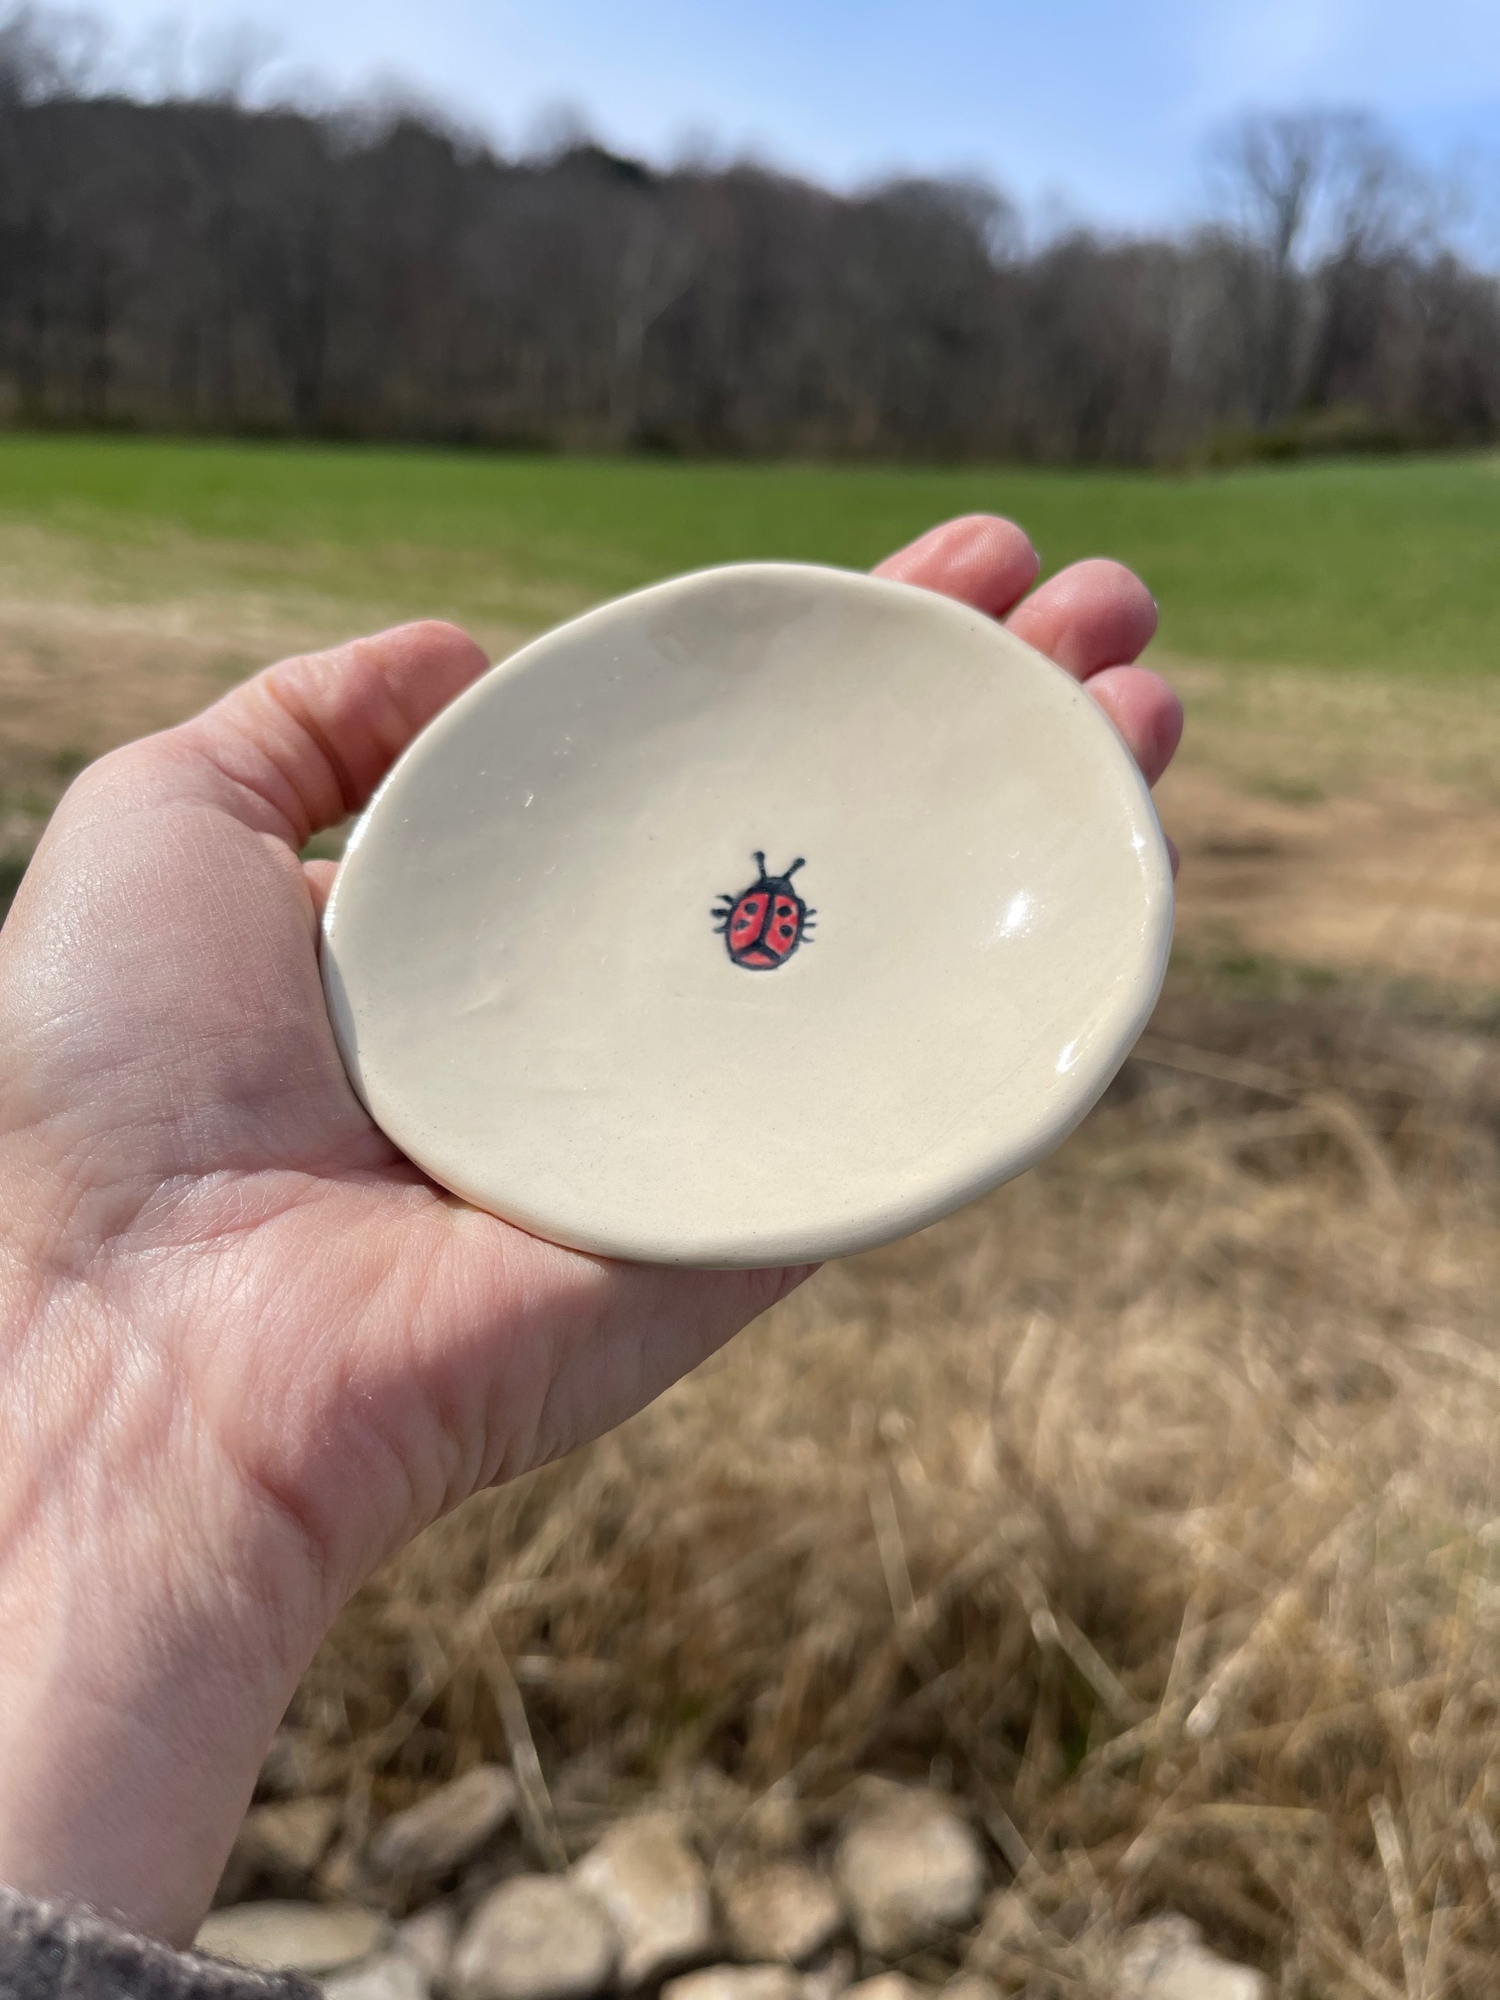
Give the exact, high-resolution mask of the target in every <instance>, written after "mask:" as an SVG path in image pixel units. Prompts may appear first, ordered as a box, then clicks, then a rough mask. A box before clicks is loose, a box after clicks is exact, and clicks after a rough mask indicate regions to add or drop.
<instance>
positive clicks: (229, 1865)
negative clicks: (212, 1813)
mask: <svg viewBox="0 0 1500 2000" xmlns="http://www.w3.org/2000/svg"><path fill="white" fill-rule="evenodd" d="M338 1821H339V1808H338V1806H337V1805H336V1804H335V1802H334V1801H333V1800H332V1799H283V1800H278V1801H277V1802H276V1803H275V1804H274V1805H264V1806H252V1807H251V1808H250V1810H249V1812H247V1813H246V1815H245V1817H244V1819H243V1820H242V1821H241V1823H240V1830H239V1832H238V1833H237V1834H236V1835H235V1840H234V1849H233V1851H232V1853H231V1854H230V1856H229V1859H228V1861H227V1862H226V1863H225V1866H224V1873H223V1876H222V1877H221V1878H220V1882H219V1887H218V1889H217V1890H216V1892H215V1896H214V1900H215V1902H218V1903H243V1902H245V1901H246V1900H247V1899H248V1898H249V1897H250V1895H251V1893H252V1891H258V1893H259V1894H260V1895H262V1896H264V1895H268V1894H269V1895H272V1896H281V1897H294V1898H295V1897H298V1896H301V1895H305V1893H306V1890H307V1885H308V1882H309V1880H310V1878H311V1877H312V1876H313V1875H314V1874H315V1873H316V1872H317V1867H318V1863H319V1862H320V1861H321V1860H322V1859H323V1856H324V1855H325V1854H326V1853H327V1851H328V1845H329V1842H330V1841H331V1840H332V1839H333V1836H334V1832H335V1829H336V1828H337V1826H338Z"/></svg>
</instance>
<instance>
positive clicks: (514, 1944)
mask: <svg viewBox="0 0 1500 2000" xmlns="http://www.w3.org/2000/svg"><path fill="white" fill-rule="evenodd" d="M615 1952H616V1942H615V1935H614V1932H613V1930H612V1929H611V1928H610V1923H609V1919H608V1918H607V1917H606V1916H605V1914H604V1911H603V1910H602V1909H601V1908H600V1906H599V1904H598V1903H596V1902H595V1900H594V1899H593V1897H592V1896H590V1895H588V1894H586V1893H585V1891H583V1890H582V1889H580V1888H579V1887H578V1886H577V1885H576V1883H573V1882H570V1881H568V1880H567V1879H566V1878H565V1877H563V1876H558V1875H515V1876H512V1878H511V1879H510V1881H508V1882H502V1883H501V1885H500V1887H499V1888H498V1889H492V1890H491V1891H490V1893H489V1895H487V1896H486V1897H485V1899H484V1901H483V1902H482V1903H481V1904H480V1905H479V1907H478V1909H477V1910H475V1912H474V1914H473V1916H472V1917H470V1919H469V1921H468V1923H467V1924H466V1925H465V1926H464V1930H463V1934H462V1936H461V1937H460V1938H459V1940H458V1948H457V1949H456V1951H455V1952H454V1954H453V1960H452V1964H451V1965H450V1967H449V1972H448V1984H449V1986H450V1987H451V1989H452V1991H453V1993H454V1995H455V2000H588V1996H590V1995H592V1994H595V1993H600V1992H602V1991H603V1989H604V1988H605V1987H606V1986H607V1985H608V1984H609V1982H610V1977H611V1975H612V1973H613V1972H614V1967H615Z"/></svg>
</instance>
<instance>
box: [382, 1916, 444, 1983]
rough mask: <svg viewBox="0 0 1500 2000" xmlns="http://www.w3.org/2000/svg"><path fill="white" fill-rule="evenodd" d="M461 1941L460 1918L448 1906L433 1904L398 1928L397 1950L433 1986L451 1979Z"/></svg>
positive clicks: (395, 1948) (395, 1947)
mask: <svg viewBox="0 0 1500 2000" xmlns="http://www.w3.org/2000/svg"><path fill="white" fill-rule="evenodd" d="M457 1939H458V1915H457V1912H456V1911H455V1910H454V1909H453V1908H452V1906H451V1905H450V1904H448V1903H433V1904H432V1905H431V1906H430V1907H429V1908H427V1909H425V1910H420V1911H419V1912H418V1913H417V1915H416V1916H414V1917H408V1918H407V1920H406V1922H405V1923H404V1924H400V1925H398V1926H397V1930H396V1938H395V1943H394V1946H393V1949H394V1950H396V1951H399V1952H400V1954H401V1956H402V1957H403V1958H409V1959H410V1960H411V1962H412V1964H413V1965H415V1966H417V1967H418V1968H419V1970H420V1971H421V1973H422V1976H423V1978H424V1979H426V1981H427V1983H428V1985H429V1986H436V1985H438V1984H439V1983H440V1982H441V1981H442V1980H443V1979H444V1978H446V1976H447V1972H448V1962H449V1960H450V1959H451V1958H452V1957H453V1947H454V1945H455V1943H456V1942H457Z"/></svg>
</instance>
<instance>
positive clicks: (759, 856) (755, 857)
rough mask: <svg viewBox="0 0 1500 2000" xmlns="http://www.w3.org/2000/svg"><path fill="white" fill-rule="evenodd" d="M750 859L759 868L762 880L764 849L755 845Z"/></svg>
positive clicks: (764, 858)
mask: <svg viewBox="0 0 1500 2000" xmlns="http://www.w3.org/2000/svg"><path fill="white" fill-rule="evenodd" d="M750 859H751V860H752V861H753V862H754V863H755V865H756V867H757V868H758V869H759V870H760V874H761V880H762V881H764V880H765V876H766V856H765V850H764V849H763V848H759V847H757V848H756V850H755V852H754V853H753V854H752V855H751V857H750Z"/></svg>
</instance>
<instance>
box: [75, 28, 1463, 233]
mask: <svg viewBox="0 0 1500 2000" xmlns="http://www.w3.org/2000/svg"><path fill="white" fill-rule="evenodd" d="M102 11H103V13H104V14H105V15H106V17H108V18H110V19H111V20H113V21H114V22H115V23H116V24H117V25H118V27H119V29H120V31H121V33H122V35H123V36H124V37H125V38H126V39H128V40H134V39H135V38H137V37H140V36H142V35H143V34H146V33H147V32H148V31H149V30H150V29H151V28H152V27H153V24H159V23H161V22H162V21H163V19H164V18H171V19H175V21H177V22H178V23H179V24H180V26H181V29H182V31H183V33H184V36H185V40H186V47H187V50H188V57H189V60H190V61H191V62H193V63H195V64H196V63H199V62H202V61H204V60H206V59H207V57H208V54H209V53H210V52H211V51H212V50H213V48H214V47H215V46H216V45H217V44H218V43H219V42H220V40H221V38H223V37H224V36H226V35H227V34H229V33H230V32H231V31H232V30H233V29H234V28H235V26H236V25H237V24H241V23H251V24H254V27H255V30H256V31H257V33H258V34H261V35H262V36H263V40H264V46H265V47H266V48H267V49H273V50H274V51H275V52H276V56H277V60H276V61H275V62H274V63H273V64H271V65H270V66H269V67H268V68H267V70H266V72H265V78H266V83H267V85H269V84H270V83H271V82H273V81H274V80H275V79H276V78H277V77H278V76H279V77H280V78H281V79H283V80H284V79H286V78H287V77H289V76H290V75H291V74H292V73H293V72H296V71H301V72H303V73H304V74H306V73H311V74H312V75H315V76H316V77H318V78H319V79H321V80H322V81H323V82H324V83H325V84H326V85H328V86H329V87H331V88H333V89H335V90H339V91H345V90H352V89H358V88H360V87H362V86H364V85H367V84H370V83H372V82H373V83H376V84H379V83H381V82H384V81H389V80H392V79H396V78H401V79H404V80H406V81H407V82H409V83H410V84H412V85H414V86H415V87H416V88H417V89H418V90H420V91H424V92H426V93H427V94H428V95H430V96H433V97H436V98H439V99H442V100H444V101H446V102H448V103H451V104H452V105H454V106H455V107H456V108H458V109H459V110H460V111H461V112H463V113H464V114H466V115H467V116H468V117H469V118H470V119H472V120H474V121H476V122H478V123H480V124H482V125H483V126H485V127H486V128H487V129H488V130H490V131H491V132H492V133H494V134H495V135H496V136H498V137H499V138H500V139H501V140H502V141H503V142H506V143H508V144H511V145H516V144H519V143H521V142H522V141H523V140H524V139H525V138H526V137H527V136H528V134H529V133H531V132H532V131H534V130H535V126H536V119H537V114H538V113H539V111H541V110H542V109H543V108H545V107H547V106H549V105H550V106H557V105H559V104H570V105H572V106H575V107H576V108H577V109H578V110H579V111H580V112H581V113H582V114H583V116H584V117H585V118H586V119H587V120H588V121H589V122H590V123H591V124H592V125H593V126H594V128H595V129H596V130H598V131H599V132H600V134H601V135H602V136H603V137H605V138H606V139H608V140H610V141H611V142H613V143H614V144H616V145H619V146H622V147H625V148H627V149H633V150H637V151H640V152H643V153H645V154H647V155H648V156H651V157H657V158H662V157H671V156H672V155H673V153H674V152H678V151H680V150H682V149H683V148H684V146H685V145H687V144H690V143H692V142H693V141H695V140H696V141H701V139H702V138H703V137H705V136H711V137H712V139H713V141H714V142H715V145H716V147H718V148H724V149H727V150H730V151H735V152H738V151H741V150H748V151H753V152H755V153H758V154H760V155H762V156H764V157H767V158H770V159H773V160H775V161H777V162H779V163H782V164H784V165H787V166H790V167H793V168H797V169H801V170H803V171H806V172H810V173H813V174H817V175H819V176H821V177H823V178H825V179H828V180H831V181H833V182H834V183H836V184H839V185H848V184H851V183H857V182H859V181H861V180H864V179H867V178H869V177H871V176H873V175H876V174H879V173H882V172H885V171H889V170H911V169H915V170H918V171H932V170H950V169H957V170H969V171H978V172H980V173H982V174H984V175H986V176H987V177H989V178H991V179H993V180H995V181H997V182H999V183H1000V185H1002V186H1003V187H1005V188H1006V189H1008V190H1009V191H1010V192H1011V193H1013V194H1014V195H1016V196H1017V197H1019V198H1020V199H1021V200H1022V201H1023V202H1024V203H1026V204H1027V205H1028V206H1029V207H1031V208H1032V209H1033V210H1034V211H1035V210H1039V211H1041V212H1043V213H1047V212H1050V213H1051V214H1053V215H1054V216H1055V215H1058V214H1062V215H1067V214H1077V215H1081V216H1088V217H1092V218H1095V219H1098V220H1101V221H1104V222H1107V223H1111V224H1118V225H1125V226H1130V225H1138V224H1142V223H1152V222H1159V221H1173V220H1177V219H1179V218H1181V217H1182V216H1183V215H1185V214H1187V213H1190V212H1191V210H1192V209H1193V207H1194V205H1195V204H1196V202H1197V200H1198V199H1199V197H1200V192H1201V182H1200V179H1199V170H1198V159H1199V155H1200V148H1201V143H1202V139H1203V136H1204V133H1205V132H1206V131H1207V130H1208V129H1210V128H1211V127H1212V126H1213V125H1214V124H1215V123H1216V122H1217V121H1220V120H1222V119H1224V118H1225V117H1227V116H1229V115H1231V114H1232V113H1233V112H1234V111H1236V110H1237V109H1239V108H1242V107H1244V106H1247V105H1253V106H1262V107H1263V106H1285V105H1302V104H1307V103H1321V104H1339V105H1350V104H1357V105H1361V106H1365V107H1367V108H1370V109H1372V110H1375V111H1378V112H1380V113H1381V114H1383V115H1384V116H1385V117H1386V118H1387V119H1388V120H1389V121H1390V122H1391V123H1392V124H1393V125H1394V126H1395V128H1396V129H1397V130H1398V132H1399V133H1401V134H1402V136H1404V137H1405V138H1406V139H1407V141H1408V142H1409V143H1410V144H1412V145H1413V146H1414V147H1416V148H1417V149H1418V150H1419V151H1420V152H1422V153H1424V154H1426V155H1427V156H1428V157H1429V158H1431V159H1432V160H1433V161H1434V162H1436V163H1438V164H1440V165H1442V166H1444V167H1446V166H1448V165H1450V164H1452V163H1455V162H1458V163H1461V164H1462V165H1464V166H1465V168H1466V170H1467V173H1468V177H1469V179H1470V180H1471V181H1472V182H1473V183H1474V184H1475V185H1476V186H1480V187H1483V186H1484V184H1485V183H1486V182H1487V183H1488V188H1489V195H1488V198H1487V205H1490V206H1494V207H1497V208H1500V0H1421V4H1420V5H1418V6H1413V5H1412V4H1411V0H1114V4H1111V0H1025V3H1024V4H1023V0H862V4H855V0H753V4H740V0H524V3H518V0H416V4H414V0H245V4H238V0H177V4H176V5H174V6H171V7H170V10H169V13H168V12H164V9H163V7H162V5H161V0H104V4H103V6H102ZM168 45H170V38H168Z"/></svg>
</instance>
